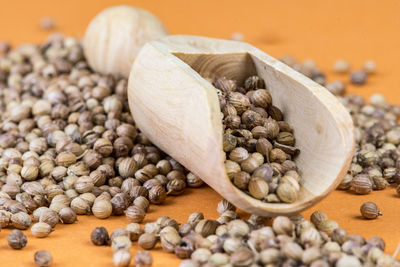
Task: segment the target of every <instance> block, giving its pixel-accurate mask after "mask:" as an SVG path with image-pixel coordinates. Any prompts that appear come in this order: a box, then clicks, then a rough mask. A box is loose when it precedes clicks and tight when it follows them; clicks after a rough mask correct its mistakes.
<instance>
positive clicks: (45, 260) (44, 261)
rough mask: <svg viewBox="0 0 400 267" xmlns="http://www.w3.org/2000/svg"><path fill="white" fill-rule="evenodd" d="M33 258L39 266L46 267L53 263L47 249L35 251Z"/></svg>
mask: <svg viewBox="0 0 400 267" xmlns="http://www.w3.org/2000/svg"><path fill="white" fill-rule="evenodd" d="M34 260H35V263H36V265H37V266H39V267H48V266H51V265H52V264H53V258H52V257H51V254H50V252H48V251H47V250H39V251H36V252H35V255H34Z"/></svg>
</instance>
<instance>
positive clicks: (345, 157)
mask: <svg viewBox="0 0 400 267" xmlns="http://www.w3.org/2000/svg"><path fill="white" fill-rule="evenodd" d="M256 74H257V75H259V76H260V77H261V78H263V79H264V80H265V83H266V86H267V88H268V89H269V90H270V92H271V95H272V99H273V102H274V105H276V106H278V107H279V108H280V109H281V110H282V112H283V114H284V116H285V121H287V122H288V123H289V124H290V125H291V126H292V127H293V129H294V135H295V137H296V147H298V148H299V149H300V150H301V153H300V155H299V156H298V157H297V158H296V163H297V165H298V168H299V171H300V173H301V176H302V180H301V185H302V189H301V192H300V194H299V199H298V200H297V201H296V202H294V203H292V204H285V203H264V202H261V201H259V200H256V199H254V198H252V197H250V196H248V195H247V194H246V193H244V192H242V191H241V190H239V189H237V188H236V187H235V186H234V185H232V183H231V181H230V179H229V178H228V176H227V174H226V172H225V167H224V161H225V152H224V151H223V150H222V135H223V129H222V113H221V110H220V107H219V101H218V97H217V92H216V89H215V88H214V86H213V85H212V84H211V83H210V82H209V78H211V79H214V78H215V77H217V76H218V77H226V78H228V79H234V80H236V81H238V82H239V83H242V82H243V81H244V79H245V78H247V77H248V76H250V75H256ZM205 78H208V80H207V79H205ZM128 99H129V105H130V109H131V112H132V114H133V116H134V119H135V121H136V123H137V126H138V127H139V128H140V130H141V131H142V132H143V133H144V134H145V135H146V136H147V137H148V138H149V139H150V140H151V141H152V142H153V143H154V144H155V145H157V146H158V147H159V148H161V149H162V150H163V151H165V152H166V153H168V154H170V155H171V156H172V157H173V158H175V159H176V160H177V161H179V162H180V163H181V164H182V165H184V166H185V167H186V168H187V169H189V170H190V171H191V172H193V173H194V174H196V175H198V176H200V177H201V178H202V179H203V180H204V181H205V182H206V183H207V184H209V185H210V186H211V187H212V188H213V189H214V190H216V191H217V192H218V193H220V194H221V195H222V196H223V197H224V198H225V199H227V200H228V201H230V202H231V203H233V204H234V205H236V206H237V207H239V208H241V209H242V210H244V211H246V212H250V213H255V214H259V215H263V216H276V215H284V214H292V213H296V212H299V211H301V210H303V209H305V208H307V207H310V206H311V205H313V204H315V203H317V202H318V201H320V200H321V199H322V198H324V197H325V196H326V195H328V193H330V192H331V191H332V190H334V189H335V188H336V186H337V185H338V184H339V183H340V181H341V179H342V177H343V176H344V175H345V173H346V171H347V168H348V165H349V163H350V161H351V159H352V156H353V150H354V145H353V143H354V140H353V138H354V137H353V123H352V120H351V118H350V116H349V114H348V112H347V111H346V109H345V108H344V107H343V106H342V105H341V104H340V103H339V101H338V100H337V99H336V98H335V97H334V96H333V95H331V94H330V93H329V92H328V91H327V90H326V89H324V88H323V87H322V86H320V85H318V84H317V83H315V82H313V81H312V80H310V79H308V78H306V77H305V76H303V75H302V74H300V73H298V72H296V71H294V70H293V69H291V68H290V67H288V66H287V65H285V64H283V63H281V62H280V61H278V60H276V59H274V58H272V57H270V56H269V55H267V54H265V53H264V52H262V51H260V50H259V49H257V48H255V47H253V46H251V45H249V44H246V43H242V42H235V41H226V40H218V39H211V38H205V37H196V36H182V35H176V36H168V37H165V38H163V39H161V40H159V41H153V42H149V43H147V44H146V45H145V46H144V47H143V48H142V49H141V51H140V52H139V54H138V56H137V58H136V60H135V62H134V64H133V67H132V70H131V72H130V76H129V85H128Z"/></svg>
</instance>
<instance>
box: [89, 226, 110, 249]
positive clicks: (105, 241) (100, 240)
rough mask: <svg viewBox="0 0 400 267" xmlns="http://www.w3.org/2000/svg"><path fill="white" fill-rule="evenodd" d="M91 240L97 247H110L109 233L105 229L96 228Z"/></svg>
mask: <svg viewBox="0 0 400 267" xmlns="http://www.w3.org/2000/svg"><path fill="white" fill-rule="evenodd" d="M90 239H91V241H92V243H93V244H94V245H96V246H109V245H110V237H109V236H108V232H107V230H106V228H104V227H96V228H95V229H94V230H93V231H92V233H91V235H90Z"/></svg>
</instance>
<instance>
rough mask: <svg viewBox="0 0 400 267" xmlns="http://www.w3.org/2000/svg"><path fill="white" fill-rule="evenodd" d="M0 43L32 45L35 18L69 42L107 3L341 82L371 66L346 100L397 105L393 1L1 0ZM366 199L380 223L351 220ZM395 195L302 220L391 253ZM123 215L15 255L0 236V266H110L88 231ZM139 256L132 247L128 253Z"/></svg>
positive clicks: (194, 197) (153, 212)
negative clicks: (307, 64) (337, 67)
mask: <svg viewBox="0 0 400 267" xmlns="http://www.w3.org/2000/svg"><path fill="white" fill-rule="evenodd" d="M0 3H1V8H0V25H1V26H0V39H4V40H9V41H11V42H12V43H13V44H19V43H22V42H35V43H37V42H40V41H43V40H44V39H45V38H46V36H47V35H48V33H47V32H44V31H42V30H40V28H39V21H40V19H41V18H42V17H43V16H51V17H54V18H55V19H56V22H57V25H58V27H57V30H58V31H61V32H63V33H65V34H67V35H73V36H77V37H82V36H83V34H84V31H85V28H86V26H87V24H88V22H89V21H90V19H91V18H93V17H94V16H95V15H96V14H97V13H98V12H100V11H101V10H102V9H104V8H105V7H108V6H112V5H117V4H122V3H124V4H132V5H137V6H140V7H143V8H146V9H148V10H150V11H151V12H153V13H154V14H155V15H157V16H158V17H159V18H160V19H161V20H162V21H163V22H164V23H165V25H166V26H167V28H168V29H169V30H170V32H171V33H172V34H178V33H179V34H193V35H204V36H211V37H219V38H229V36H230V35H231V34H232V33H233V32H235V31H239V32H242V33H243V34H244V36H245V40H246V41H248V42H250V43H252V44H253V45H255V46H257V47H259V48H261V49H263V50H264V51H266V52H267V53H269V54H270V55H272V56H275V57H280V56H282V55H284V54H292V55H295V56H297V57H298V59H299V60H304V59H306V58H312V59H314V60H315V61H316V62H317V63H318V65H319V66H320V67H321V69H322V70H324V71H325V72H326V74H327V76H328V78H329V80H332V79H336V78H339V79H342V80H344V81H348V77H347V76H346V75H345V76H338V75H335V74H334V73H333V72H332V65H333V62H334V61H335V60H336V59H338V58H345V59H347V60H349V61H350V62H351V63H352V65H353V66H354V68H360V67H361V66H362V63H363V62H364V61H365V60H368V59H373V60H375V61H376V63H377V66H378V73H377V74H376V75H373V76H371V77H370V79H369V81H368V84H367V85H365V86H362V87H353V86H349V91H350V92H352V93H357V94H361V95H363V96H366V97H368V96H369V95H371V94H372V93H374V92H380V93H383V94H384V95H385V96H387V97H388V99H389V101H390V102H391V103H397V104H400V95H399V94H398V92H399V90H400V78H399V73H400V72H399V61H400V35H399V30H400V17H399V12H400V1H397V0H393V1H389V0H385V1H366V0H360V1H358V0H357V1H348V0H340V1H339V0H335V1H318V0H315V1H311V0H309V1H289V0H286V1H262V0H260V1H232V0H227V1H215V0H214V1H211V0H202V1H196V2H194V1H178V0H175V1H156V0H146V1H110V0H108V1H107V0H96V1H84V0H79V1H78V0H68V1H45V0H36V1H29V0H27V1H18V0H14V1H5V0H1V2H0ZM219 200H220V197H219V196H218V195H217V194H216V193H215V192H214V191H213V190H212V189H210V188H208V187H203V188H201V189H190V190H187V191H186V192H185V194H184V195H183V196H180V197H170V198H168V200H167V201H166V203H165V205H162V206H151V209H150V212H149V213H148V215H147V216H146V219H145V222H149V221H153V220H155V219H156V218H158V217H159V216H162V215H169V216H171V217H174V218H176V219H177V220H178V221H179V222H185V221H186V219H187V216H188V215H189V214H190V213H192V212H194V211H203V212H204V214H205V215H206V216H208V217H212V218H216V217H217V216H218V214H217V212H216V205H217V202H218V201H219ZM367 200H372V201H374V202H376V203H377V204H378V206H379V207H380V208H381V210H382V212H383V216H382V217H380V218H379V219H377V220H374V221H367V220H363V219H361V218H360V217H359V207H360V205H361V204H362V203H363V202H364V201H367ZM399 207H400V198H399V197H396V195H395V190H394V188H389V189H387V190H384V191H376V192H373V193H371V194H369V195H366V196H355V195H352V194H350V193H347V192H341V191H335V192H334V193H332V194H331V195H330V196H329V197H327V198H326V199H325V200H323V201H322V202H321V203H320V204H318V205H316V206H315V207H314V208H312V209H310V210H308V211H306V212H304V213H303V214H304V215H305V216H306V217H308V216H309V215H310V213H311V212H312V211H313V210H315V209H322V210H324V211H325V212H326V213H327V214H328V215H329V217H330V218H331V219H334V220H336V221H338V222H339V224H340V226H342V227H343V228H346V229H347V230H348V232H349V233H358V234H362V235H363V236H365V237H367V238H369V237H371V236H374V235H378V236H382V237H383V238H384V239H385V240H386V244H387V250H386V251H387V252H388V253H392V252H393V251H394V250H395V247H396V246H397V244H398V242H400V231H398V227H399V223H400V212H399V211H400V208H399ZM127 223H128V221H127V220H126V218H125V217H113V218H110V219H108V220H99V219H96V218H94V217H93V216H90V217H88V216H85V217H82V216H81V217H80V218H79V222H78V223H76V224H74V225H57V227H56V231H55V232H53V233H52V234H51V235H50V236H49V237H48V238H45V239H37V238H34V237H32V236H31V234H30V231H26V232H27V235H28V245H27V247H25V248H24V249H23V250H21V251H14V250H12V249H10V248H9V247H8V246H7V241H6V239H7V235H8V233H9V231H10V230H9V229H3V230H2V231H1V233H0V251H1V253H0V265H1V266H34V264H33V254H34V252H35V251H36V250H39V249H47V250H49V251H50V252H51V253H52V255H53V259H54V266H110V265H112V251H111V249H110V248H109V247H95V246H93V245H92V244H91V243H90V240H89V235H90V232H91V230H92V229H93V228H94V227H96V226H105V227H106V228H107V229H108V230H109V231H112V230H113V229H115V228H117V227H124V226H125V225H126V224H127ZM136 250H137V245H136V244H134V246H133V248H132V253H133V254H134V253H135V252H136ZM152 254H153V256H154V258H155V259H154V265H155V266H175V265H178V263H179V260H178V259H177V258H175V256H174V255H172V254H167V253H164V252H162V250H161V248H160V247H158V248H157V249H156V250H155V251H154V252H152Z"/></svg>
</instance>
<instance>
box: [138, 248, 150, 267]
mask: <svg viewBox="0 0 400 267" xmlns="http://www.w3.org/2000/svg"><path fill="white" fill-rule="evenodd" d="M134 262H135V266H137V267H150V266H151V265H152V264H153V257H152V256H151V254H150V252H148V251H146V250H139V251H138V252H137V253H136V255H135V260H134Z"/></svg>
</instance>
